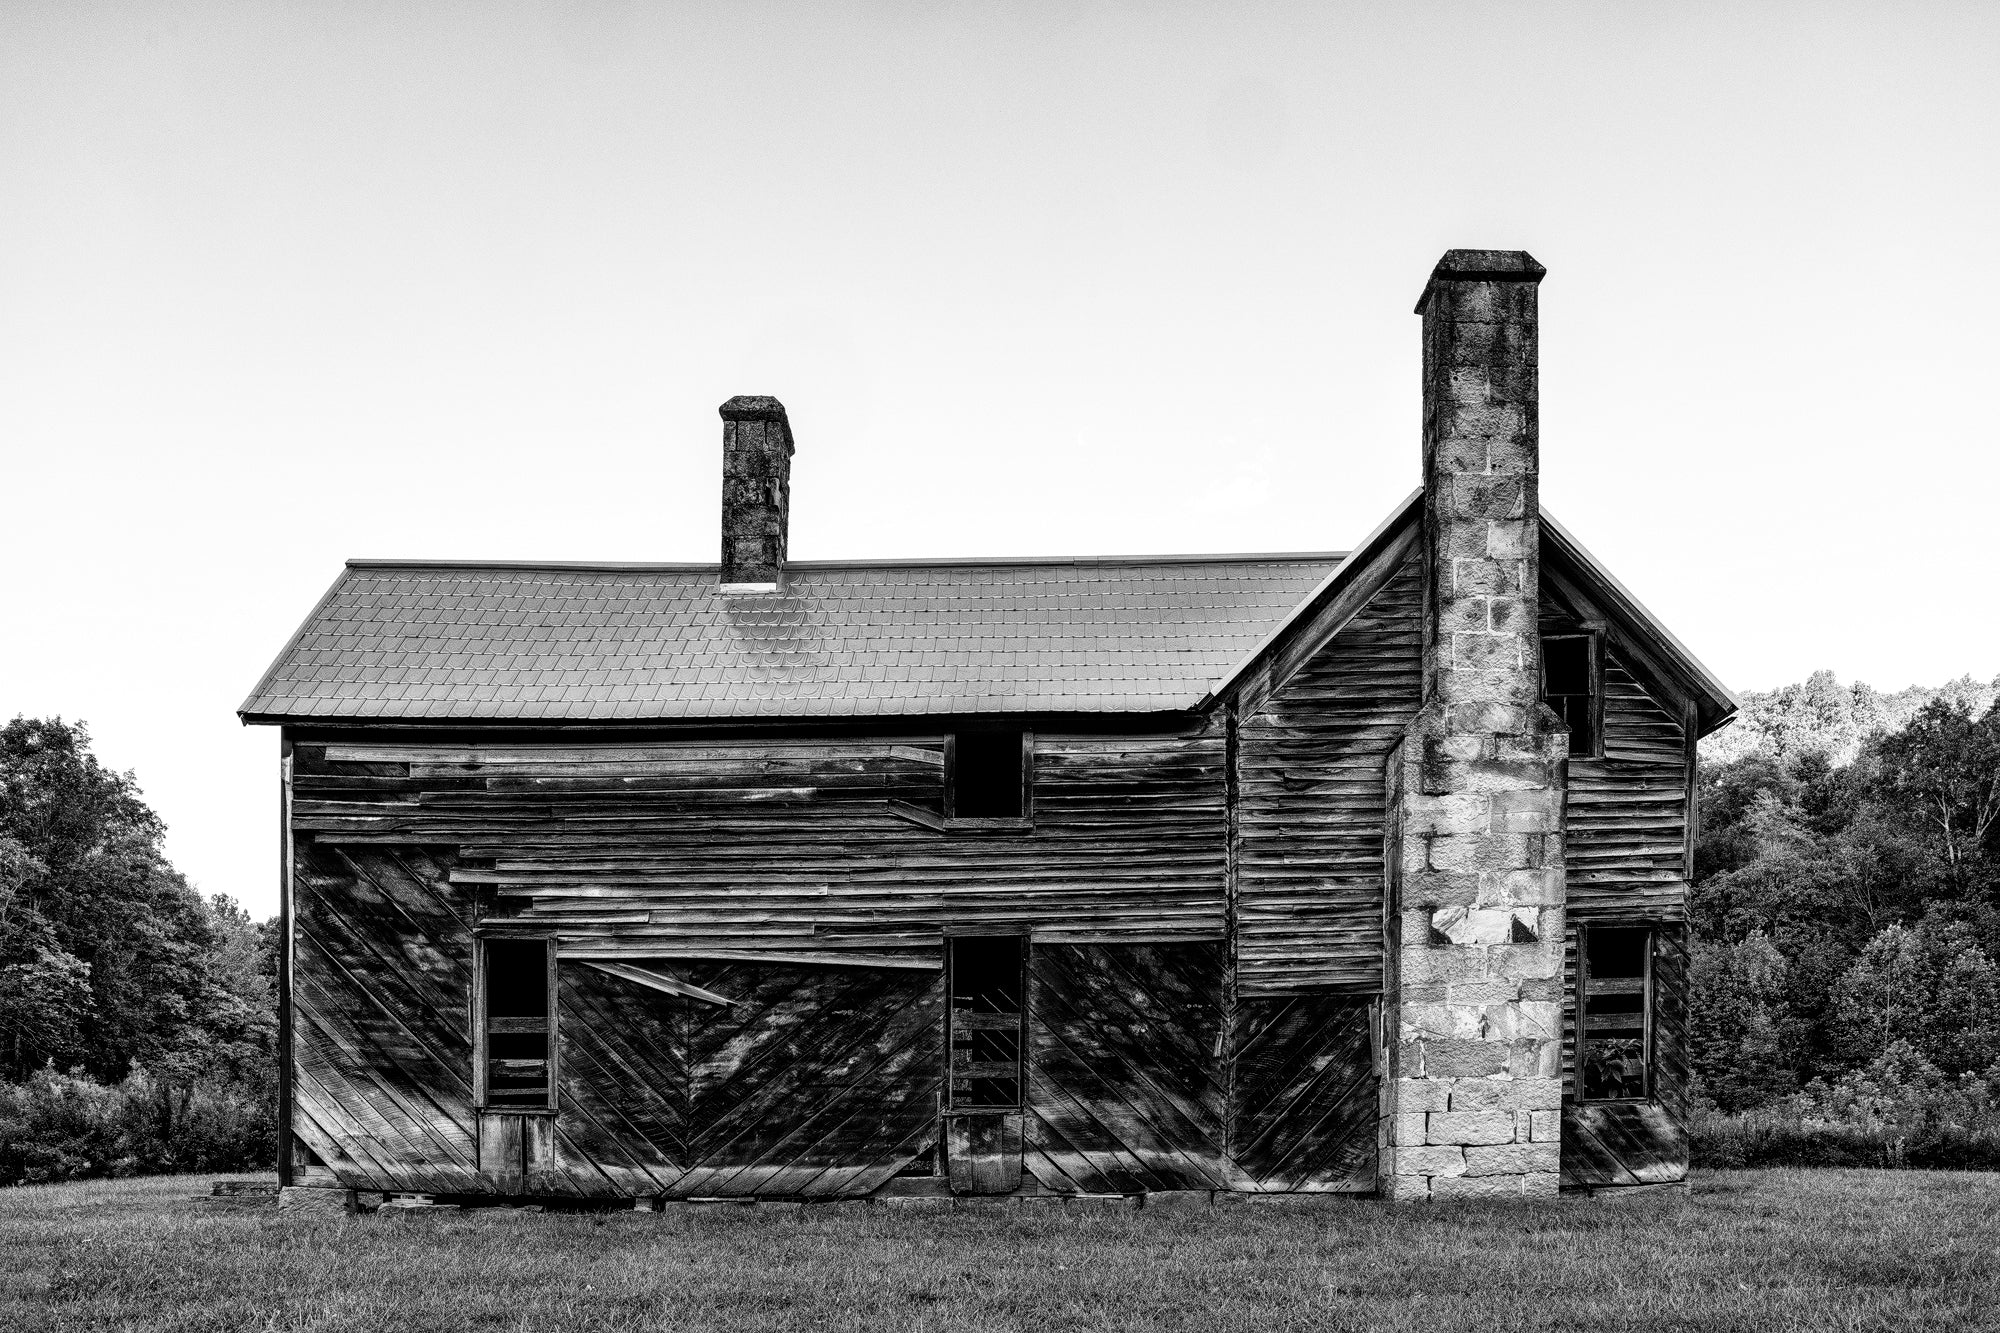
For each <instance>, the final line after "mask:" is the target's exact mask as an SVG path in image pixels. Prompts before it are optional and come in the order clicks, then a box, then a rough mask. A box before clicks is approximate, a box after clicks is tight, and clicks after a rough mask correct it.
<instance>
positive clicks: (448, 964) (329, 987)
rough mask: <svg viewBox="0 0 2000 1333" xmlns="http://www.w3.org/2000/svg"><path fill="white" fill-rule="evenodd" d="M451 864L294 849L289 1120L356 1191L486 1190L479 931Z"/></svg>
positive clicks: (387, 852) (368, 852)
mask: <svg viewBox="0 0 2000 1333" xmlns="http://www.w3.org/2000/svg"><path fill="white" fill-rule="evenodd" d="M448 868H449V863H448V862H447V861H443V860H440V859H438V858H436V857H434V856H431V855H429V854H427V853H426V852H424V851H422V850H421V849H415V848H402V849H391V848H357V849H342V848H334V847H323V846H312V845H309V844H301V845H300V846H299V848H298V852H297V855H296V864H295V867H294V881H295V889H294V894H295V908H294V910H295V914H296V927H295V930H296V937H295V942H294V951H295V961H294V964H293V969H294V970H293V986H292V1022H293V1100H294V1105H293V1123H292V1128H293V1132H294V1133H295V1134H296V1136H297V1138H298V1139H299V1140H300V1142H301V1143H302V1144H303V1145H304V1146H305V1147H306V1148H307V1149H308V1150H309V1151H310V1152H311V1153H312V1154H313V1155H314V1156H316V1157H317V1158H318V1159H319V1161H320V1162H321V1163H322V1164H323V1165H325V1166H326V1167H327V1168H329V1169H330V1170H332V1171H333V1172H334V1174H335V1175H336V1176H337V1177H338V1178H339V1179H340V1180H341V1182H342V1183H343V1184H346V1185H349V1186H352V1187H354V1188H360V1189H378V1190H392V1189H394V1190H418V1191H433V1192H443V1193H465V1192H476V1191H478V1190H480V1189H481V1188H482V1186H481V1183H480V1181H479V1178H478V1148H477V1126H476V1124H475V1120H474V1115H473V1109H472V1086H471V1068H472V1043H471V1037H470V1032H469V1028H468V1023H467V1020H468V1008H469V1004H470V999H471V975H470V970H469V963H470V959H471V953H472V932H471V928H470V925H469V923H468V920H467V916H466V908H467V907H468V904H466V903H465V902H464V901H463V897H462V896H461V898H460V899H459V901H456V902H454V901H453V900H452V898H451V897H450V896H449V894H448V891H443V888H442V886H443V882H444V878H445V874H446V872H447V870H448Z"/></svg>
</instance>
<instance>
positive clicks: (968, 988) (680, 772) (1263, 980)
mask: <svg viewBox="0 0 2000 1333" xmlns="http://www.w3.org/2000/svg"><path fill="white" fill-rule="evenodd" d="M1541 276H1542V269H1541V267H1540V266H1539V265H1537V264H1536V263H1535V262H1534V260H1532V259H1531V258H1529V257H1528V256H1527V255H1525V254H1522V253H1518V252H1499V251H1458V250H1455V251H1452V252H1450V253H1448V254H1447V255H1446V256H1445V257H1444V259H1443V260H1442V261H1441V262H1440V263H1439V264H1438V266H1437V268H1436V270H1435V271H1434V272H1433V273H1432V274H1431V276H1430V280H1429V282H1428V284H1427V285H1426V287H1425V289H1424V292H1423V297H1422V299H1421V301H1420V302H1419V304H1418V307H1417V309H1418V313H1419V314H1420V315H1421V316H1422V348H1423V380H1422V382H1423V393H1424V404H1423V408H1424V411H1423V423H1424V425H1423V485H1422V487H1421V488H1420V489H1419V490H1418V491H1416V492H1415V493H1414V494H1412V495H1411V496H1410V497H1409V498H1408V499H1407V500H1406V501H1404V502H1403V503H1402V504H1401V505H1399V506H1398V507H1397V508H1396V509H1395V511H1394V512H1393V513H1391V514H1389V515H1388V516H1387V518H1386V519H1385V520H1384V521H1383V522H1382V524H1381V526H1380V527H1379V528H1377V529H1376V530H1375V531H1374V532H1373V533H1372V534H1370V535H1369V536H1367V537H1366V538H1365V539H1363V540H1362V541H1361V542H1360V544H1359V545H1357V546H1355V547H1354V549H1353V550H1352V551H1349V552H1346V553H1344V554H1328V553H1308V554H1298V555H1216V556H1163V557H1144V558H1133V557H1114V558H1095V559H1075V560H1045V559H1038V560H1028V559H1022V560H1007V559H994V560H937V561H907V560H876V561H846V562H841V561H835V562H823V561H793V560H790V559H788V558H787V553H786V524H787V514H788V509H789V505H790V499H791V496H790V470H791V462H790V460H791V458H792V453H793V441H792V435H791V428H790V425H789V423H788V422H787V420H786V416H785V410H784V408H783V407H782V406H781V405H780V404H779V403H778V402H777V401H776V400H775V399H772V398H761V397H751V398H732V399H731V400H730V401H729V402H727V403H725V404H724V405H723V406H722V409H721V413H722V418H723V423H724V424H723V428H722V435H723V481H722V533H723V539H722V560H721V563H720V565H719V566H718V565H668V564H661V565H629V564H628V565H591V564H533V563H506V562H494V563H481V562H450V563H439V562H434V561H387V560H369V561H354V562H351V563H350V564H349V565H348V566H347V568H346V569H345V570H344V571H342V573H341V574H340V576H339V578H338V579H337V580H336V581H335V583H334V585H333V587H332V589H331V590H330V591H329V592H328V593H327V594H326V596H325V597H324V599H323V600H322V601H321V602H320V604H319V605H318V606H317V607H316V608H315V609H314V610H313V611H312V613H311V615H310V616H309V617H308V618H307V619H306V621H305V624H304V625H303V626H302V627H301V628H300V629H299V631H298V633H297V635H296V636H295V637H294V638H293V639H292V641H291V642H290V643H289V644H287V645H286V647H285V648H284V650H283V651H282V652H281V653H280V654H279V655H278V658H277V661H276V662H275V663H274V664H273V665H272V667H271V668H270V670H269V671H268V672H267V673H266V675H265V676H264V678H263V680H262V681H261V682H260V683H259V684H258V685H257V687H256V689H255V691H254V692H253V693H252V694H251V696H250V698H249V699H248V701H246V702H245V703H244V705H243V707H242V710H241V715H242V717H243V720H244V721H246V722H249V723H262V724H270V725H276V726H279V727H281V728H282V729H283V732H282V735H283V745H282V754H283V761H282V762H283V777H282V786H283V811H284V814H283V839H284V847H283V879H284V883H283V891H284V899H283V901H284V927H285V932H286V941H287V952H286V958H285V964H284V968H283V1006H284V1019H285V1025H284V1083H283V1086H284V1100H283V1107H282V1115H283V1123H284V1125H285V1126H286V1127H287V1134H286V1138H285V1142H284V1146H283V1153H282V1175H283V1180H284V1181H285V1182H286V1183H287V1184H290V1185H293V1186H301V1187H306V1186H327V1187H338V1188H343V1189H355V1190H379V1191H398V1192H425V1193H431V1194H436V1195H467V1196H475V1195H487V1196H503V1197H524V1196H558V1197H571V1198H585V1199H591V1198H595V1199H604V1200H613V1199H633V1200H650V1199H662V1198H664V1199H674V1198H694V1197H762V1198H806V1199H813V1198H830V1197H856V1196H865V1195H873V1194H881V1195H898V1194H903V1195H907V1194H923V1193H943V1192H946V1191H949V1192H952V1193H957V1194H1061V1195H1104V1194H1121V1195H1132V1194H1149V1193H1153V1192H1158V1191H1226V1192H1236V1193H1268V1192H1305V1191H1317V1192H1347V1193H1370V1192H1379V1193H1381V1194H1384V1195H1386V1196H1388V1197H1392V1198H1398V1199H1403V1198H1444V1197H1455V1196H1461V1195H1467V1194H1519V1193H1543V1192H1554V1191H1556V1190H1557V1189H1559V1188H1590V1189H1602V1188H1610V1187H1618V1186H1627V1187H1630V1186H1640V1185H1647V1184H1661V1183H1667V1182H1673V1181H1677V1180H1680V1179H1682V1178H1683V1176H1684V1174H1685V1171H1686V1168H1687V1140H1686V1136H1685V1133H1684V1130H1683V1118H1684V1115H1685V1109H1686V1105H1685V1103H1686V1087H1687V1063H1686V1025H1685V993H1686V974H1687V949H1686V938H1685V933H1684V924H1683V923H1684V898H1685V894H1686V889H1687V878H1688V875H1689V867H1690V857H1691V846H1692V831H1693V823H1694V817H1695V812H1694V804H1693V791H1692V786H1693V784H1692V781H1691V779H1692V774H1693V767H1694V754H1695V741H1696V739H1697V738H1698V737H1700V736H1701V735H1703V734H1704V733H1706V732H1709V731H1711V730H1713V729H1714V728H1716V727H1718V726H1720V725H1721V724H1722V723H1723V722H1725V721H1726V720H1727V719H1728V718H1729V716H1730V715H1731V714H1732V712H1733V711H1734V710H1735V703H1734V701H1733V699H1732V698H1731V696H1730V694H1729V692H1728V690H1726V689H1725V688H1724V687H1723V686H1722V685H1721V684H1720V683H1719V682H1718V681H1717V680H1716V679H1715V677H1714V676H1713V675H1711V674H1710V673H1709V672H1708V671H1707V670H1706V669H1705V668H1703V667H1702V666H1701V664H1700V663H1699V662H1697V661H1696V660H1695V659H1694V657H1693V656H1692V655H1691V654H1690V653H1689V652H1688V651H1687V650H1686V649H1685V648H1683V647H1682V646H1681V644H1680V643H1679V642H1678V641H1677V640H1676V639H1675V638H1674V637H1673V636H1672V635H1671V634H1669V633H1668V632H1667V631H1666V630H1665V629H1664V628H1663V627H1662V626H1661V625H1660V624H1659V623H1658V622H1657V621H1655V620H1654V618H1653V617H1652V616H1651V615H1650V614H1649V613H1648V612H1647V611H1646V610H1645V609H1644V608H1643V607H1641V606H1640V604H1639V603H1638V602H1637V601H1636V600H1635V599H1634V598H1633V597H1632V596H1631V595H1630V594H1629V593H1627V592H1626V591H1625V590H1624V588H1623V587H1621V586H1620V585H1619V583H1618V582H1617V580H1615V579H1614V578H1612V577H1611V575H1610V574H1608V573H1607V572H1606V571H1605V570H1604V569H1603V568H1602V567H1600V566H1599V565H1598V563H1597V562H1596V561H1595V560H1594V559H1593V558H1592V557H1591V556H1590V554H1589V553H1587V552H1586V551H1585V550H1584V549H1583V548H1582V547H1581V546H1580V545H1578V544H1577V542H1576V541H1575V540H1574V539H1573V538H1571V536H1570V535H1569V534H1568V533H1567V532H1566V531H1565V530H1564V529H1563V528H1562V527H1560V526H1558V525H1557V523H1556V522H1555V520H1554V519H1553V518H1551V517H1550V516H1549V515H1548V514H1547V513H1545V512H1543V511H1542V509H1541V507H1540V504H1539V500H1538V480H1537V467H1538V457H1539V447H1538V436H1537V429H1538V428H1537V403H1536V379H1537V373H1536V319H1537V284H1538V282H1539V281H1540V279H1541Z"/></svg>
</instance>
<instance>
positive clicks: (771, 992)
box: [559, 962, 944, 1198]
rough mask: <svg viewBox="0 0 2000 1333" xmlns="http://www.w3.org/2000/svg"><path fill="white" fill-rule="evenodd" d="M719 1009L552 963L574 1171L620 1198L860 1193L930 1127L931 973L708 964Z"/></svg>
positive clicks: (938, 1079)
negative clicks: (556, 968) (594, 1176)
mask: <svg viewBox="0 0 2000 1333" xmlns="http://www.w3.org/2000/svg"><path fill="white" fill-rule="evenodd" d="M675 974H676V975H677V976H679V977H680V978H681V979H683V980H686V981H689V982H691V983H693V984H695V985H698V986H700V987H702V988H703V989H705V990H711V991H714V992H716V993H718V994H723V995H728V996H730V997H731V998H732V999H734V1000H736V1003H735V1004H734V1005H731V1006H727V1007H724V1006H718V1005H711V1004H706V1003H702V1002H699V1001H691V1000H685V999H680V998H676V997H672V996H666V995H661V994H659V993H658V992H655V991H649V990H646V989H645V988H643V987H640V986H637V985H635V984H634V983H632V982H629V981H624V980H621V979H619V978H617V977H612V976H607V975H605V974H603V973H601V972H598V971H596V970H595V969H593V968H589V967H586V966H582V965H578V964H565V965H564V967H563V995H562V1001H563V1003H562V1026H561V1028H560V1034H561V1039H562V1042H563V1062H562V1089H561V1092H562V1114H561V1115H560V1117H559V1123H560V1124H561V1126H562V1128H563V1130H564V1135H565V1141H566V1143H567V1144H569V1145H571V1146H572V1147H573V1149H574V1152H575V1160H574V1161H573V1162H571V1161H569V1160H567V1159H566V1162H565V1164H566V1165H570V1166H571V1168H572V1173H573V1174H578V1173H583V1172H588V1171H593V1170H594V1171H595V1172H597V1173H598V1175H600V1176H601V1177H602V1178H603V1183H604V1185H605V1186H606V1187H607V1188H605V1189H604V1190H603V1191H601V1192H608V1193H612V1194H618V1195H640V1194H664V1195H667V1196H670V1197H678V1198H685V1197H693V1196H725V1195H738V1196H742V1195H765V1194H769V1195H784V1196H787V1197H793V1196H802V1197H806V1198H813V1197H819V1196H828V1195H858V1194H867V1193H869V1192H870V1191H872V1190H874V1189H876V1188H877V1187H879V1186H880V1185H881V1184H882V1183H883V1182H884V1181H886V1180H888V1179H889V1178H890V1177H891V1176H893V1175H895V1174H896V1173H897V1172H898V1171H899V1170H901V1169H902V1168H903V1167H905V1166H907V1165H908V1164H909V1163H910V1162H911V1161H912V1160H914V1159H915V1158H917V1157H918V1156H919V1155H921V1154H924V1153H927V1152H928V1151H929V1150H930V1149H931V1148H932V1146H933V1145H934V1144H935V1142H936V1138H937V1108H938V1093H939V1090H940V1089H941V1088H942V1086H943V1068H944V1055H943V1049H944V1048H943V1045H942V1033H943V1027H942V1024H943V1019H944V987H943V980H942V977H941V976H940V975H939V974H936V973H920V972H912V971H908V970H897V969H887V968H884V969H874V968H850V967H813V966H803V967H769V966H762V965H758V964H750V963H731V962H708V963H697V964H693V965H690V966H686V967H677V968H676V969H675Z"/></svg>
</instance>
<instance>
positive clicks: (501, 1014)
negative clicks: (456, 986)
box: [475, 939, 556, 1110]
mask: <svg viewBox="0 0 2000 1333" xmlns="http://www.w3.org/2000/svg"><path fill="white" fill-rule="evenodd" d="M553 946H554V941H552V940H548V939H482V940H480V941H479V972H478V978H479V989H478V992H477V996H476V1001H477V1007H478V1033H479V1049H478V1052H477V1053H476V1056H475V1069H476V1071H477V1082H478V1089H477V1091H478V1094H479V1100H480V1102H481V1104H482V1105H484V1106H488V1107H492V1108H495V1109H507V1110H542V1109H547V1108H550V1107H553V1106H554V1105H555V1086H556V1085H555V1006H554V1004H553V1003H552V1001H553V998H554V994H555V982H556V953H555V948H554V947H553Z"/></svg>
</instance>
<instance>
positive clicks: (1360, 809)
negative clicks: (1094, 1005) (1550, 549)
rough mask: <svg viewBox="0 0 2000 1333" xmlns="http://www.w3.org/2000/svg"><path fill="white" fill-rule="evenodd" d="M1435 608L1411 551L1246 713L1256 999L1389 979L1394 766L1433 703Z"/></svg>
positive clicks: (1244, 830)
mask: <svg viewBox="0 0 2000 1333" xmlns="http://www.w3.org/2000/svg"><path fill="white" fill-rule="evenodd" d="M1422 609H1423V589H1422V581H1421V566H1420V563H1419V561H1418V560H1417V559H1416V558H1414V557H1410V558H1407V559H1404V560H1403V561H1402V562H1401V564H1400V567H1399V568H1397V570H1396V571H1395V573H1394V574H1393V576H1391V577H1390V578H1388V579H1387V581H1386V582H1384V583H1383V584H1382V585H1381V587H1380V589H1379V590H1378V591H1377V592H1376V593H1375V594H1374V595H1373V597H1371V598H1370V599H1369V600H1368V602H1367V603H1366V605H1364V606H1363V607H1362V608H1361V609H1360V610H1359V612H1357V613H1355V614H1353V615H1352V617H1351V618H1349V619H1347V620H1346V622H1345V624H1344V625H1342V626H1341V628H1340V629H1339V630H1338V632H1337V633H1335V634H1334V635H1333V637H1332V638H1331V639H1330V640H1329V641H1327V642H1326V643H1325V644H1324V645H1323V646H1321V647H1319V648H1318V650H1317V651H1316V652H1314V653H1313V654H1312V655H1310V656H1309V657H1307V658H1305V659H1303V660H1302V661H1300V662H1299V663H1297V664H1296V667H1295V670H1294V671H1293V673H1292V674H1291V675H1290V676H1289V678H1287V679H1284V680H1283V681H1281V682H1279V683H1277V685H1276V687H1275V688H1274V689H1271V690H1270V691H1269V692H1268V693H1264V694H1261V695H1257V696H1252V697H1251V698H1250V699H1249V700H1248V704H1249V706H1248V707H1247V708H1246V711H1244V712H1243V713H1242V714H1241V716H1240V719H1239V722H1238V727H1237V744H1236V753H1237V760H1236V787H1237V791H1238V805H1237V811H1236V872H1235V873H1236V893H1235V899H1236V902H1235V929H1236V952H1237V969H1238V977H1237V986H1238V991H1239V993H1240V994H1241V995H1242V996H1244V997H1245V998H1246V999H1247V998H1252V997H1258V996H1280V995H1288V994H1296V993H1299V992H1302V991H1338V992H1344V993H1348V994H1354V995H1368V994H1373V993H1374V992H1376V991H1378V990H1379V989H1380V988H1381V985H1382V875H1383V867H1382V819H1383V803H1384V799H1385V797H1384V788H1383V767H1384V764H1385V763H1386V761H1387V759H1388V756H1389V753H1390V752H1391V751H1392V750H1394V749H1395V747H1396V745H1397V744H1398V743H1399V742H1400V740H1401V738H1402V735H1403V731H1404V728H1406V727H1407V726H1408V725H1409V723H1410V721H1411V719H1413V718H1414V717H1415V716H1416V713H1417V710H1418V708H1419V706H1420V705H1421V702H1422V693H1423V625H1422V622H1421V613H1422Z"/></svg>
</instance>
